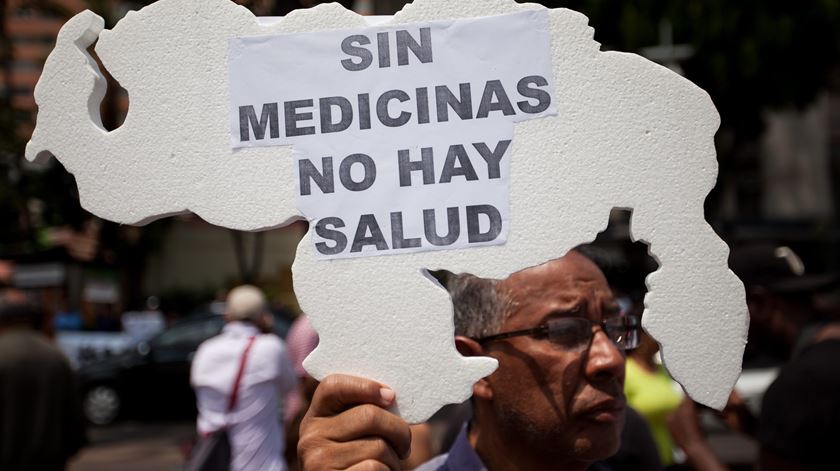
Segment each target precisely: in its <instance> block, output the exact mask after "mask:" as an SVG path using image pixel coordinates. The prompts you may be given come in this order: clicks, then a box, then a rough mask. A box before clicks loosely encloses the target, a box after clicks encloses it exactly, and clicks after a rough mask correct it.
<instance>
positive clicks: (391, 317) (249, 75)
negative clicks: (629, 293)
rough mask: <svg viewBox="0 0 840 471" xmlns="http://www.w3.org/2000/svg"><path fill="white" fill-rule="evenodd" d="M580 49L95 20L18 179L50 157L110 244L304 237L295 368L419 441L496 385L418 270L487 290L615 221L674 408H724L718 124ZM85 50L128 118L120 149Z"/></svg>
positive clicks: (392, 24) (594, 47)
mask: <svg viewBox="0 0 840 471" xmlns="http://www.w3.org/2000/svg"><path fill="white" fill-rule="evenodd" d="M593 34H594V31H593V30H592V28H590V27H589V26H588V24H587V19H586V17H585V16H583V15H581V14H579V13H576V12H573V11H570V10H566V9H548V8H545V7H542V6H540V5H536V4H519V3H516V2H514V1H513V0H459V1H457V2H453V1H451V0H415V1H414V2H413V3H411V4H409V5H406V7H405V8H404V9H403V10H402V11H400V12H399V13H397V14H396V15H394V16H393V17H392V18H389V19H387V21H385V22H382V23H380V24H378V25H377V26H376V27H374V28H370V27H369V25H368V23H367V22H366V20H365V18H363V17H362V16H359V15H357V14H355V13H353V12H352V11H349V10H346V9H344V8H343V7H342V6H341V5H339V4H336V3H332V4H322V5H319V6H317V7H315V8H312V9H305V10H296V11H294V12H292V13H290V14H289V15H287V16H286V17H284V18H282V19H280V20H278V21H274V22H272V23H270V24H267V23H261V22H260V21H259V20H258V19H257V18H255V17H254V15H253V14H251V12H249V11H248V10H247V9H245V8H244V7H241V6H238V5H236V4H234V3H233V2H231V1H228V0H160V1H158V2H155V3H153V4H151V5H149V6H146V7H144V8H142V9H141V10H139V11H137V12H131V13H128V14H127V15H126V17H125V18H123V19H121V20H120V21H119V22H118V23H117V24H116V25H115V26H114V27H113V29H111V30H106V29H104V21H103V19H102V18H100V17H98V16H96V15H95V14H93V13H91V12H89V11H86V12H82V13H80V14H78V15H76V16H75V17H73V18H72V19H71V20H70V21H68V22H67V24H66V25H64V26H63V27H62V29H61V32H60V33H59V35H58V38H57V40H56V46H55V49H54V50H53V52H52V53H51V54H50V56H49V58H48V59H47V61H46V64H45V66H44V71H43V73H42V75H41V78H40V80H39V82H38V85H37V87H36V89H35V100H36V102H37V104H38V118H37V124H36V128H35V131H34V133H33V135H32V139H31V140H30V141H29V143H28V144H27V147H26V157H27V158H28V159H30V160H43V159H45V158H47V157H49V156H50V155H55V157H56V158H57V159H58V160H59V161H60V162H61V163H62V164H63V165H64V166H65V168H66V169H67V170H68V171H69V172H71V173H72V174H73V175H74V177H75V179H76V183H77V185H78V188H79V197H80V200H81V203H82V205H83V206H84V207H85V209H87V210H88V211H90V212H92V213H94V214H96V215H97V216H100V217H103V218H107V219H110V220H112V221H116V222H119V223H123V224H145V223H147V222H149V221H152V220H155V219H157V218H161V217H165V216H169V215H173V214H181V213H186V212H193V213H195V214H197V215H199V216H200V217H202V218H203V219H205V220H207V221H209V222H211V223H213V224H216V225H219V226H223V227H229V228H232V229H238V230H250V231H258V230H265V229H269V228H274V227H280V226H284V225H287V224H290V223H291V222H293V221H296V220H300V219H303V218H306V219H309V220H310V221H311V222H312V223H311V224H310V226H309V232H308V233H307V235H306V236H304V238H303V240H302V241H301V243H300V245H299V246H298V249H297V253H296V255H295V262H294V265H293V267H292V271H293V275H294V289H295V294H296V296H297V298H298V300H299V302H300V306H301V308H302V309H303V310H304V311H305V312H306V313H307V314H308V315H309V317H310V320H311V322H312V325H313V327H315V329H316V330H317V331H318V333H319V335H320V343H319V345H318V347H317V349H316V350H315V351H314V352H312V354H311V355H310V356H309V357H308V358H307V359H306V361H305V363H304V366H305V367H306V369H307V371H309V372H310V373H311V374H312V375H313V376H314V377H315V378H317V379H322V378H323V377H325V376H326V375H328V374H331V373H345V374H353V375H359V376H365V377H368V378H372V379H375V380H378V381H380V382H382V383H384V384H387V385H389V386H390V387H392V388H393V389H394V391H395V392H396V394H397V403H396V407H395V412H397V413H399V414H401V415H402V416H403V417H405V418H406V419H407V420H409V421H412V422H417V421H422V420H425V419H426V418H428V417H429V416H430V415H431V414H432V413H434V412H435V411H436V410H437V409H438V408H439V407H440V406H441V405H443V404H446V403H451V402H460V401H463V400H465V399H466V398H468V397H469V395H470V393H471V390H472V385H473V384H474V383H475V381H477V380H478V379H480V378H482V377H484V376H486V375H488V374H490V373H491V372H492V371H493V370H494V368H495V367H496V364H497V363H496V361H495V360H494V359H492V358H487V357H463V356H461V355H459V354H458V352H457V350H456V349H455V344H454V339H453V313H452V304H451V302H450V299H449V296H448V294H447V292H446V290H445V289H443V288H442V287H441V286H440V285H439V284H437V283H436V282H435V281H434V280H433V279H431V277H429V276H428V273H426V272H425V270H427V269H441V268H443V269H448V270H450V271H452V272H456V273H459V272H467V273H472V274H474V275H476V276H480V277H485V278H504V277H506V276H508V275H510V274H511V273H514V272H516V271H519V270H522V269H525V268H528V267H532V266H536V265H539V264H541V263H544V262H546V261H548V260H551V259H556V258H559V257H561V256H562V255H563V254H565V253H566V252H567V251H568V250H569V249H571V248H573V247H575V246H576V245H578V244H580V243H583V242H588V241H591V240H592V239H593V238H595V236H596V234H597V233H598V232H599V231H601V230H603V228H604V226H605V225H606V223H607V220H608V217H609V214H610V211H611V210H612V209H613V208H616V207H619V208H631V209H632V211H633V212H632V237H633V239H634V240H644V241H646V242H647V243H649V244H650V251H651V254H652V255H653V256H654V257H656V259H657V260H658V262H659V264H660V267H659V269H658V270H657V271H656V272H654V273H652V274H651V275H649V277H648V279H647V283H648V287H649V292H648V294H647V296H646V297H645V313H644V318H643V325H644V327H645V328H646V329H647V331H648V332H649V333H650V334H651V335H652V336H653V337H654V338H655V339H656V340H657V341H658V342H659V343H660V344H661V345H662V355H663V359H664V362H665V365H666V366H667V368H668V371H669V372H670V373H671V374H672V376H673V377H674V378H675V379H676V380H677V381H679V382H680V383H681V384H682V385H683V387H684V388H685V389H686V391H687V392H688V393H689V394H690V395H691V396H692V397H693V398H694V399H696V400H698V401H701V402H703V403H705V404H708V405H711V406H714V407H722V406H723V405H724V404H725V403H726V400H727V398H728V396H729V392H730V389H731V387H732V385H733V384H734V383H735V380H736V379H737V378H738V374H739V372H740V365H741V355H742V353H743V350H744V343H745V339H746V330H747V323H746V319H747V310H746V304H745V301H744V291H743V286H742V285H741V283H740V281H739V280H738V279H737V277H736V276H735V275H734V274H733V273H732V272H731V271H729V270H728V267H727V263H726V262H727V255H728V251H727V248H726V245H725V244H724V243H723V242H722V241H721V240H720V238H719V237H718V236H717V235H716V234H715V232H714V231H713V230H712V229H711V227H710V226H709V224H708V223H707V222H706V220H705V219H704V217H703V201H704V199H705V198H706V196H707V195H708V193H709V191H710V190H711V188H712V187H713V186H714V183H715V178H716V175H717V166H716V164H717V162H716V160H715V148H714V139H713V138H714V133H715V131H716V129H717V126H718V124H719V119H718V116H717V113H716V111H715V109H714V106H713V104H712V101H711V99H710V98H709V96H708V94H706V93H705V92H704V91H703V90H701V89H700V88H698V87H697V86H696V85H694V84H692V83H691V82H690V81H688V80H686V79H685V78H683V77H680V76H679V75H677V74H676V73H674V72H672V71H670V70H668V69H667V68H665V67H661V66H659V65H657V64H654V63H652V62H650V61H648V60H646V59H644V58H642V57H639V56H637V55H635V54H627V53H620V52H615V51H606V52H605V51H601V50H600V45H599V44H598V43H597V42H595V41H594V40H593ZM94 43H95V51H96V53H97V55H98V57H99V59H100V60H101V64H102V66H104V67H105V68H106V69H107V70H108V71H110V72H111V74H112V75H113V77H114V78H115V79H116V80H117V81H118V82H119V83H120V84H121V85H122V86H123V87H124V88H125V89H126V90H127V91H128V94H129V96H130V108H129V112H128V115H127V117H126V120H125V123H124V124H123V125H122V126H120V127H119V128H118V129H115V130H112V131H108V130H106V129H104V127H103V126H102V121H101V116H100V114H99V102H100V101H101V99H102V97H103V96H104V94H105V91H106V87H107V81H106V80H105V78H104V76H103V74H102V73H101V71H100V66H99V65H98V63H97V61H96V60H94V59H93V58H92V57H91V55H90V53H89V48H90V47H91V45H93V44H94ZM351 69H353V70H351ZM537 77H540V78H541V79H538V78H537ZM542 79H544V80H542ZM383 97H384V98H383ZM546 105H547V106H546ZM543 108H544V109H543ZM240 110H241V111H240ZM555 110H556V111H555ZM240 113H242V114H240ZM403 121H404V122H403ZM401 156H402V160H401ZM374 169H375V176H374V172H373V171H374ZM491 207H492V208H493V209H490V208H491ZM451 208H455V209H451ZM455 221H457V224H456V223H455ZM319 227H320V230H319ZM435 249H446V250H435ZM379 254H393V255H392V256H387V257H374V256H368V255H379Z"/></svg>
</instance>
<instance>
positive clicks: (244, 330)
mask: <svg viewBox="0 0 840 471" xmlns="http://www.w3.org/2000/svg"><path fill="white" fill-rule="evenodd" d="M222 333H225V334H232V335H234V336H237V337H239V336H246V337H250V336H253V335H259V334H260V329H258V328H257V326H255V325H254V324H251V323H250V322H240V321H232V322H228V323H227V324H225V326H224V328H223V329H222Z"/></svg>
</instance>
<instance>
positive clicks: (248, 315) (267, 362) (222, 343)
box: [190, 285, 297, 471]
mask: <svg viewBox="0 0 840 471" xmlns="http://www.w3.org/2000/svg"><path fill="white" fill-rule="evenodd" d="M225 320H226V324H225V327H224V329H222V332H221V333H220V334H219V335H217V336H216V337H213V338H211V339H208V340H206V341H205V342H204V343H202V344H201V346H199V348H198V351H197V352H196V354H195V358H194V359H193V363H192V370H191V373H190V376H191V383H192V386H193V388H194V389H195V393H196V400H197V403H198V432H199V434H201V435H207V434H210V433H212V432H214V431H216V430H219V429H221V428H226V429H227V430H228V436H229V439H230V444H231V452H232V457H231V468H230V469H231V470H234V471H249V470H261V471H285V470H286V469H287V468H286V463H285V461H284V460H283V448H284V437H283V429H282V427H281V417H282V416H281V409H280V403H279V399H278V398H282V397H285V395H286V394H287V393H288V392H289V391H291V390H292V389H294V387H295V385H296V382H297V379H296V376H295V372H294V370H293V368H292V365H291V363H290V362H289V359H288V357H287V353H286V346H285V344H284V343H283V341H282V340H281V339H280V338H279V337H277V336H276V335H274V334H272V333H269V332H271V331H272V325H273V316H272V315H271V314H270V313H269V311H268V308H267V303H266V299H265V296H264V295H263V293H262V291H260V290H259V289H258V288H256V287H254V286H250V285H243V286H239V287H237V288H234V289H233V290H231V292H230V294H229V295H228V298H227V304H226V308H225ZM251 338H253V341H252V342H253V343H252V344H251V346H250V348H249V349H248V351H247V355H245V360H244V368H243V370H242V377H241V380H240V383H239V389H238V395H237V399H236V403H235V405H234V407H233V409H232V410H231V411H230V412H228V402H229V400H230V397H231V394H232V393H233V386H234V382H235V380H236V375H237V372H238V371H239V368H240V364H242V363H243V354H244V353H246V347H247V346H248V344H249V342H251Z"/></svg>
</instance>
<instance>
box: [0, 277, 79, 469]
mask: <svg viewBox="0 0 840 471" xmlns="http://www.w3.org/2000/svg"><path fill="white" fill-rule="evenodd" d="M36 318H37V314H36V310H35V308H34V307H32V306H30V305H29V304H28V303H26V301H25V298H24V297H23V296H22V294H21V293H20V292H19V291H16V290H11V289H2V290H0V470H3V471H52V470H62V469H64V468H65V466H66V464H67V460H68V459H69V458H70V457H72V456H73V455H75V454H76V452H78V451H79V450H80V449H81V448H82V446H83V445H84V444H85V442H86V436H85V424H84V418H83V415H82V408H81V401H80V399H79V391H78V385H77V383H76V378H75V377H74V374H73V370H72V369H71V368H70V363H69V362H68V360H67V358H66V357H65V356H64V355H63V354H62V353H61V351H60V350H59V349H58V348H57V347H56V346H55V345H53V344H52V342H50V341H49V340H48V339H47V338H46V337H45V336H44V335H43V334H41V333H40V332H37V331H36V330H34V329H33V328H32V326H33V325H34V324H35V323H36Z"/></svg>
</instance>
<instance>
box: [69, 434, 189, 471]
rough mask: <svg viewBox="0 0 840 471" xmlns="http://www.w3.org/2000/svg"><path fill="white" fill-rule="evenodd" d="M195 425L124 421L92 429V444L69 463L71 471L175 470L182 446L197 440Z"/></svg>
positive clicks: (179, 464) (182, 460)
mask: <svg viewBox="0 0 840 471" xmlns="http://www.w3.org/2000/svg"><path fill="white" fill-rule="evenodd" d="M194 433H195V425H194V423H193V422H152V423H137V422H123V423H119V424H116V425H111V426H108V427H91V428H90V429H89V430H88V436H89V438H90V441H91V443H90V444H89V445H88V446H87V447H86V448H85V449H84V450H82V452H81V453H80V454H79V455H78V456H76V458H75V459H74V460H73V461H72V462H71V463H70V467H69V471H114V470H116V471H149V470H155V471H158V470H159V471H170V470H171V471H176V470H178V471H179V470H180V469H181V466H182V465H183V462H184V458H183V452H182V447H183V446H184V445H185V444H187V443H190V442H191V441H192V439H193V437H194Z"/></svg>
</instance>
